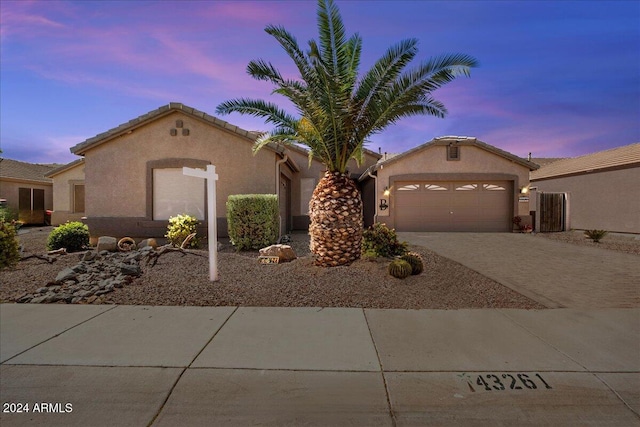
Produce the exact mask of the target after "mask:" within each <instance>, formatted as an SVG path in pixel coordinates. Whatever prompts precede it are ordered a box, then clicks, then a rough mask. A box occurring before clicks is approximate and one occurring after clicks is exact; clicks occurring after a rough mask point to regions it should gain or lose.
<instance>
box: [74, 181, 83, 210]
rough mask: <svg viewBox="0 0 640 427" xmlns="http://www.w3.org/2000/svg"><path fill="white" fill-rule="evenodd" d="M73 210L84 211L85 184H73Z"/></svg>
mask: <svg viewBox="0 0 640 427" xmlns="http://www.w3.org/2000/svg"><path fill="white" fill-rule="evenodd" d="M73 212H84V184H74V186H73Z"/></svg>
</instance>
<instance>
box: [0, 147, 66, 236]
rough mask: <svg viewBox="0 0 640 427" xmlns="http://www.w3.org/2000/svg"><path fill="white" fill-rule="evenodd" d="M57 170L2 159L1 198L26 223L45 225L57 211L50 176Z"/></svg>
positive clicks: (40, 165)
mask: <svg viewBox="0 0 640 427" xmlns="http://www.w3.org/2000/svg"><path fill="white" fill-rule="evenodd" d="M55 167H56V165H42V164H34V163H27V162H20V161H17V160H11V159H3V158H0V199H2V200H3V202H2V203H3V204H6V206H7V207H8V208H9V209H10V210H12V211H14V212H16V213H18V219H19V220H20V221H22V222H24V223H25V224H43V223H44V222H45V219H46V217H45V211H46V210H51V209H52V208H53V182H52V180H51V178H49V177H47V176H46V175H47V173H49V172H50V171H51V170H52V169H54V168H55Z"/></svg>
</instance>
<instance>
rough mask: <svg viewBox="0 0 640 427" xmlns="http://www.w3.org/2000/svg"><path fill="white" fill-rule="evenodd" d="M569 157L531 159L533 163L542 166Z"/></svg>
mask: <svg viewBox="0 0 640 427" xmlns="http://www.w3.org/2000/svg"><path fill="white" fill-rule="evenodd" d="M566 158H567V157H533V158H531V159H530V161H532V162H533V163H535V164H537V165H538V166H540V167H543V166H546V165H548V164H549V163H553V162H557V161H558V160H564V159H566Z"/></svg>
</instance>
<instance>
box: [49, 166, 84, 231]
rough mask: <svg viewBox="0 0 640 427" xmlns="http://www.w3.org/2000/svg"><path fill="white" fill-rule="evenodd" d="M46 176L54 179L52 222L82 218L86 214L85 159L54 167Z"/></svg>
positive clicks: (61, 222) (56, 223) (58, 222)
mask: <svg viewBox="0 0 640 427" xmlns="http://www.w3.org/2000/svg"><path fill="white" fill-rule="evenodd" d="M46 176H47V178H51V179H53V212H52V214H51V223H52V224H54V225H59V224H63V223H65V222H67V221H79V220H81V219H82V218H83V217H84V215H85V208H84V200H85V195H84V193H85V190H84V188H85V187H84V159H78V160H74V161H73V162H71V163H69V164H66V165H62V166H60V167H58V168H56V169H53V170H52V171H50V172H49V173H47V175H46Z"/></svg>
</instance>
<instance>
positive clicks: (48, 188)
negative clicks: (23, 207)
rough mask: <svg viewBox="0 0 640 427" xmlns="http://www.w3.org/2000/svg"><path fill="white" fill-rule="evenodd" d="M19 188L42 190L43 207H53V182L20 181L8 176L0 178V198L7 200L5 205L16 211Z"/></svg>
mask: <svg viewBox="0 0 640 427" xmlns="http://www.w3.org/2000/svg"><path fill="white" fill-rule="evenodd" d="M19 188H34V189H39V190H44V208H45V209H52V208H53V190H52V188H53V184H43V183H37V182H31V181H21V180H16V179H10V178H2V179H0V199H6V200H7V206H9V208H10V209H11V210H13V211H15V212H16V213H17V212H18V194H19Z"/></svg>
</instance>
